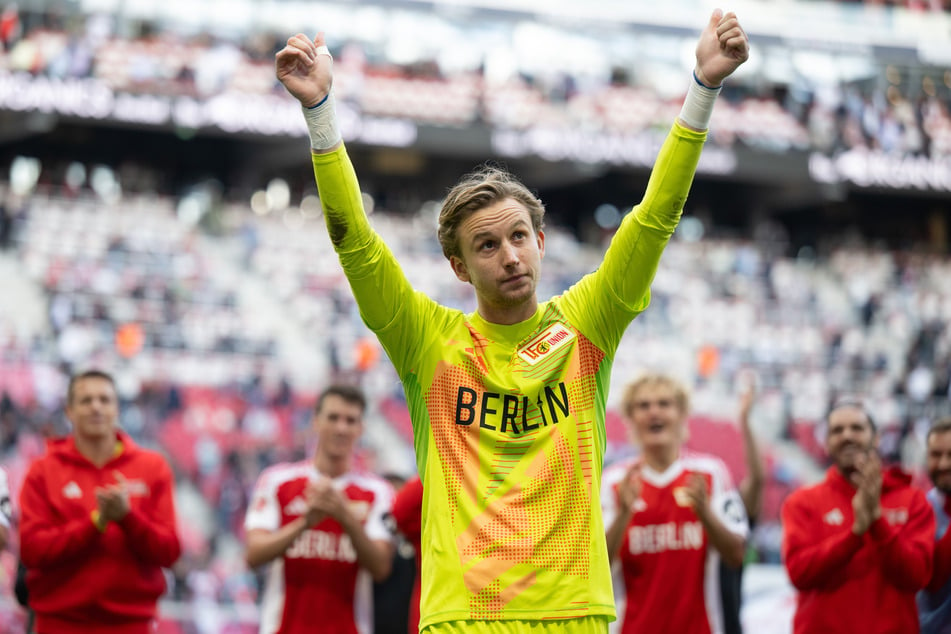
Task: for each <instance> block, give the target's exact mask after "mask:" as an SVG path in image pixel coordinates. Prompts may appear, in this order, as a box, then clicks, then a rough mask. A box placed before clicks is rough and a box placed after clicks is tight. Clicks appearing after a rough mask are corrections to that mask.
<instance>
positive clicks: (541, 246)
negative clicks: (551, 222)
mask: <svg viewBox="0 0 951 634" xmlns="http://www.w3.org/2000/svg"><path fill="white" fill-rule="evenodd" d="M538 253H539V255H540V256H541V257H545V232H544V231H542V230H541V229H539V230H538Z"/></svg>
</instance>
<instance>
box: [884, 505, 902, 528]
mask: <svg viewBox="0 0 951 634" xmlns="http://www.w3.org/2000/svg"><path fill="white" fill-rule="evenodd" d="M882 515H884V516H885V520H886V521H887V522H888V523H889V524H891V525H892V526H901V525H902V524H907V523H908V509H906V508H897V509H883V510H882Z"/></svg>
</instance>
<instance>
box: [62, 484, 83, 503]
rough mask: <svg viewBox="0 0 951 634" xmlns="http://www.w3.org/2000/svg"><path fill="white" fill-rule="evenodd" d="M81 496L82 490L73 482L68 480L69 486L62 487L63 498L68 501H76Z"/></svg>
mask: <svg viewBox="0 0 951 634" xmlns="http://www.w3.org/2000/svg"><path fill="white" fill-rule="evenodd" d="M82 496H83V490H82V489H80V488H79V485H78V484H76V481H75V480H70V482H69V484H67V485H66V486H64V487H63V497H65V498H67V499H70V500H78V499H79V498H81V497H82Z"/></svg>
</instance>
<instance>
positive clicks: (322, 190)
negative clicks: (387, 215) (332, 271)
mask: <svg viewBox="0 0 951 634" xmlns="http://www.w3.org/2000/svg"><path fill="white" fill-rule="evenodd" d="M312 156H313V165H314V178H315V179H316V181H317V190H318V193H319V194H320V202H321V205H322V206H323V211H324V220H325V222H326V224H327V231H328V233H329V234H330V241H331V243H332V244H333V247H334V250H335V251H336V252H337V255H338V257H339V258H340V264H341V265H342V266H343V271H344V274H345V275H346V276H347V280H348V281H349V282H350V287H351V289H352V290H353V295H354V297H355V299H356V300H357V304H358V305H359V306H360V315H361V316H362V317H363V320H364V321H365V322H366V324H367V326H368V327H369V328H370V329H371V330H374V331H377V330H381V329H383V328H385V327H386V326H387V325H389V324H390V323H391V322H392V321H393V319H394V318H395V317H396V315H397V314H398V313H399V311H400V309H401V308H402V307H403V305H404V304H405V303H406V301H405V299H404V298H405V297H407V296H408V295H410V294H412V293H413V289H412V287H411V285H410V283H409V281H408V280H407V279H406V276H405V274H404V273H403V270H402V269H401V268H400V266H399V264H398V262H397V260H396V258H395V257H394V256H393V254H392V252H391V251H390V249H389V247H387V246H386V244H385V243H384V242H383V239H382V238H381V237H380V236H379V234H377V233H376V231H374V230H373V228H372V227H371V226H370V223H369V221H368V220H367V216H366V213H365V212H364V209H363V198H362V194H361V192H360V183H359V181H358V180H357V175H356V172H354V169H353V164H352V163H351V162H350V157H349V156H348V155H347V151H346V148H345V147H344V146H343V145H341V146H340V147H339V148H338V149H337V150H335V151H333V152H330V153H328V154H313V155H312Z"/></svg>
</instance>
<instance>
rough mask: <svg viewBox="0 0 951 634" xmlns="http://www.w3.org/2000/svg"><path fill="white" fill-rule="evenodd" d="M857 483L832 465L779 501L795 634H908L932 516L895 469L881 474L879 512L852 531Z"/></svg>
mask: <svg viewBox="0 0 951 634" xmlns="http://www.w3.org/2000/svg"><path fill="white" fill-rule="evenodd" d="M854 495H855V487H854V486H853V485H852V484H851V483H850V482H849V481H848V480H846V479H845V477H843V476H842V474H841V473H839V470H838V469H837V468H836V467H831V468H830V469H829V470H828V472H827V473H826V478H825V480H823V481H822V482H820V483H819V484H816V485H814V486H811V487H806V488H803V489H800V490H798V491H796V492H794V493H792V494H791V495H790V496H789V497H788V498H787V499H786V502H785V503H784V504H783V510H782V520H783V560H784V562H785V564H786V569H787V571H788V572H789V579H790V580H791V581H792V583H793V585H794V586H795V587H796V588H797V589H798V590H799V596H798V600H797V606H796V616H795V619H794V622H793V631H794V632H795V633H796V634H812V633H822V634H825V633H835V632H861V633H862V634H914V633H915V632H917V631H918V612H917V608H916V606H915V592H917V591H918V590H920V589H921V588H923V587H924V586H925V584H926V583H928V579H929V578H930V577H931V565H932V560H931V558H932V553H933V550H934V530H935V529H934V514H933V513H932V512H931V507H930V506H929V505H928V502H927V501H926V500H925V496H924V494H923V493H922V492H921V491H920V490H918V489H915V488H912V487H911V478H910V477H909V476H908V475H907V474H905V473H903V472H902V471H900V470H899V469H897V468H893V469H889V470H887V471H886V472H885V473H884V474H883V478H882V502H881V505H882V516H881V518H879V519H878V520H876V522H875V523H874V524H872V526H871V528H870V529H869V530H868V531H867V532H866V533H865V534H864V535H862V536H856V535H853V534H852V521H853V519H854V516H853V513H852V497H853V496H854Z"/></svg>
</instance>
